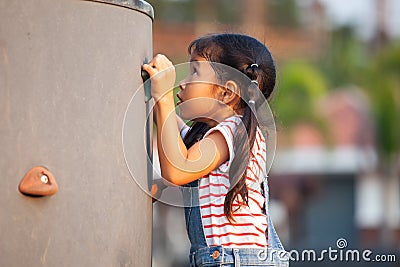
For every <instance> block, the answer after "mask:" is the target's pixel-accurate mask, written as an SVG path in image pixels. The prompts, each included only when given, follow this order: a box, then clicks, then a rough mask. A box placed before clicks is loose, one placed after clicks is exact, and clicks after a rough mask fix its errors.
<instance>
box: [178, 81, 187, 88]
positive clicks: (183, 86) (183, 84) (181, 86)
mask: <svg viewBox="0 0 400 267" xmlns="http://www.w3.org/2000/svg"><path fill="white" fill-rule="evenodd" d="M185 87H186V79H183V80H182V81H180V82H179V88H181V91H182V90H185Z"/></svg>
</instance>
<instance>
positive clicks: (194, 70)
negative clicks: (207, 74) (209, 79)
mask: <svg viewBox="0 0 400 267" xmlns="http://www.w3.org/2000/svg"><path fill="white" fill-rule="evenodd" d="M192 74H193V75H197V74H198V71H197V68H196V67H192Z"/></svg>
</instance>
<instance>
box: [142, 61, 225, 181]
mask: <svg viewBox="0 0 400 267" xmlns="http://www.w3.org/2000/svg"><path fill="white" fill-rule="evenodd" d="M143 69H144V70H146V71H147V72H148V73H149V74H150V77H151V78H152V80H151V91H152V96H153V98H154V100H155V101H156V104H155V107H154V112H155V115H156V123H157V142H158V154H159V158H160V167H161V175H162V177H163V178H164V179H166V180H167V181H169V182H171V183H173V184H175V185H184V184H187V183H189V182H191V181H194V180H197V179H199V178H200V177H202V176H204V175H206V174H208V173H209V172H210V171H212V170H214V169H215V168H217V167H219V166H220V165H221V164H222V163H224V162H225V161H226V160H228V158H229V151H228V145H227V144H226V141H225V138H224V137H223V135H222V134H221V133H220V132H218V131H216V132H214V133H211V134H210V135H208V136H207V137H206V138H204V139H202V140H201V141H199V142H197V143H196V144H194V145H193V146H192V147H191V148H190V149H186V146H185V144H184V143H183V140H182V138H181V135H180V130H179V128H178V123H177V117H176V112H175V105H174V99H173V87H174V82H175V69H174V67H173V65H172V63H171V62H170V61H169V60H168V59H167V58H166V57H165V56H163V55H157V56H156V57H154V58H153V60H152V61H150V62H149V63H148V64H145V65H143Z"/></svg>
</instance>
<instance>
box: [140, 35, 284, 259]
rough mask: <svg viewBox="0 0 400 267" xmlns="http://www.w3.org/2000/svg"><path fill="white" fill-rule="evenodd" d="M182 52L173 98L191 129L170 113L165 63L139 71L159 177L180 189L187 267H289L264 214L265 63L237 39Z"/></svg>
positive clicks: (269, 62)
mask: <svg viewBox="0 0 400 267" xmlns="http://www.w3.org/2000/svg"><path fill="white" fill-rule="evenodd" d="M188 50H189V54H190V73H189V74H188V76H187V77H186V78H185V79H184V80H183V81H182V82H180V84H179V87H180V91H179V93H178V94H177V97H178V99H179V102H178V107H179V109H180V116H181V117H182V118H183V119H186V120H191V121H193V124H192V126H191V127H190V129H189V127H188V126H186V125H185V124H184V123H183V122H182V121H181V120H180V119H179V117H177V116H176V113H175V105H174V98H173V91H172V90H171V89H173V86H174V82H175V69H174V67H173V65H172V63H171V62H170V61H169V60H168V59H167V58H166V57H165V56H163V55H157V56H155V57H154V58H153V59H152V61H151V62H149V63H148V64H144V65H143V69H144V70H145V71H147V72H148V73H149V74H150V77H151V78H152V80H151V92H152V96H153V98H154V99H155V103H156V104H155V107H154V112H155V121H156V124H157V127H158V130H157V141H158V144H159V145H158V153H159V158H160V167H161V174H162V177H163V178H164V179H166V180H167V181H168V182H171V183H173V184H175V185H181V186H183V190H182V191H183V197H184V203H185V219H186V228H187V231H188V236H189V240H190V242H191V248H190V263H191V266H222V265H223V266H288V263H287V260H286V259H284V258H282V255H284V249H283V247H282V245H281V243H280V241H279V238H278V237H277V235H276V232H275V230H274V228H273V225H272V222H271V220H270V219H269V216H268V214H267V211H268V190H267V187H268V186H267V183H266V179H265V177H266V175H267V173H266V172H267V168H266V141H265V139H264V136H263V134H262V133H261V131H260V127H259V125H258V121H257V117H256V111H257V109H258V108H259V107H260V105H262V103H263V102H264V101H263V100H265V99H270V97H271V95H272V93H273V90H274V88H275V78H276V72H275V64H274V61H273V59H272V56H271V54H270V52H269V50H268V49H267V48H266V47H265V46H264V45H263V44H262V43H260V42H259V41H257V40H256V39H254V38H252V37H249V36H246V35H240V34H216V35H207V36H204V37H201V38H199V39H197V40H194V41H193V42H192V43H191V44H190V45H189V48H188ZM231 69H232V70H234V71H231ZM235 71H236V72H240V73H241V75H242V76H245V77H246V79H240V78H238V77H239V76H240V75H235ZM152 191H153V194H159V192H156V191H157V188H153V190H152ZM158 191H160V188H159V190H158Z"/></svg>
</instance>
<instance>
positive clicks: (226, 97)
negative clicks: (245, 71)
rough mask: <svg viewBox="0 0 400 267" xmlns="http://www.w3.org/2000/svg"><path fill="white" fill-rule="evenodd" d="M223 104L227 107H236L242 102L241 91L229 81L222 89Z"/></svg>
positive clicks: (234, 83)
mask: <svg viewBox="0 0 400 267" xmlns="http://www.w3.org/2000/svg"><path fill="white" fill-rule="evenodd" d="M221 90H222V98H221V99H222V102H224V103H225V104H227V105H232V106H234V105H236V104H237V102H239V101H240V90H239V87H238V86H237V84H236V82H234V81H231V80H230V81H227V82H226V83H225V86H224V87H222V86H221Z"/></svg>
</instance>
